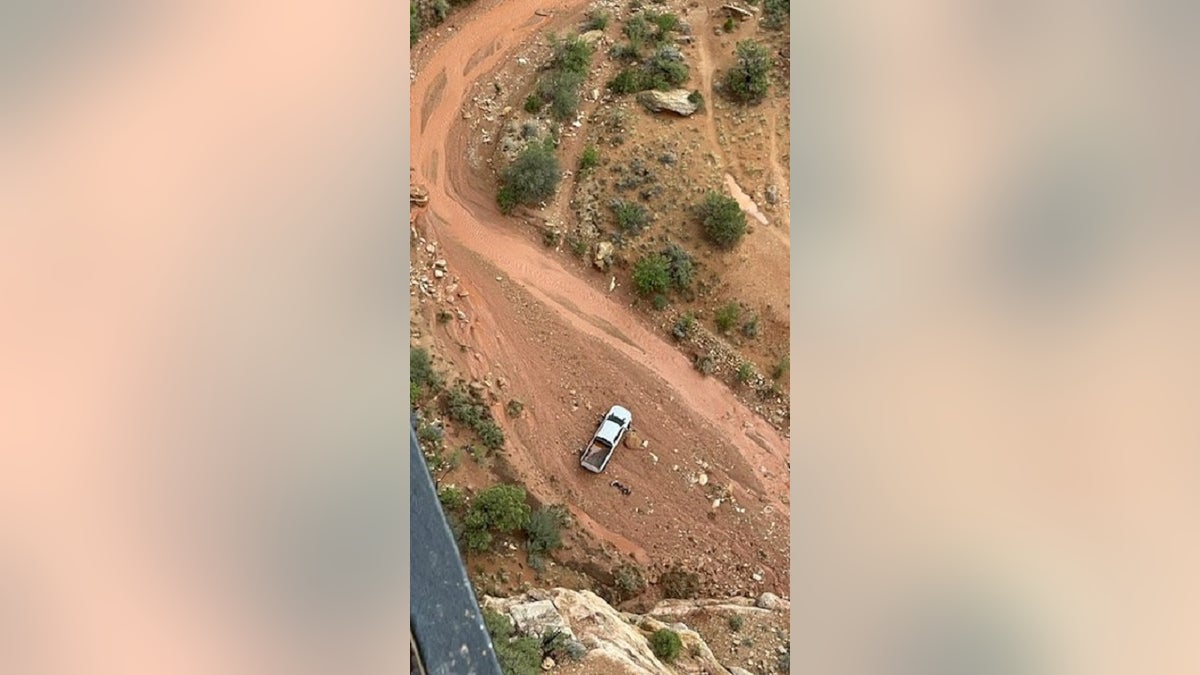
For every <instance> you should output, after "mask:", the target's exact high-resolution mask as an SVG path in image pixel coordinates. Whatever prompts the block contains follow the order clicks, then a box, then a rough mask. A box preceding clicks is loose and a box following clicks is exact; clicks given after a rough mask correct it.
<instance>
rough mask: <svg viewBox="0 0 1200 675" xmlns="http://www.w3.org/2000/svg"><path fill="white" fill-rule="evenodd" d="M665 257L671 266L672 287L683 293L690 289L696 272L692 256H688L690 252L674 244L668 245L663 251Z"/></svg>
mask: <svg viewBox="0 0 1200 675" xmlns="http://www.w3.org/2000/svg"><path fill="white" fill-rule="evenodd" d="M663 257H665V258H666V259H667V261H668V262H669V265H670V275H671V285H672V286H674V287H675V288H677V289H679V290H681V291H686V290H687V289H688V288H690V287H691V285H692V275H693V274H694V272H695V264H694V263H693V262H692V256H690V255H688V252H687V251H685V250H684V249H683V247H682V246H680V245H679V244H674V243H672V244H667V247H666V248H665V249H663Z"/></svg>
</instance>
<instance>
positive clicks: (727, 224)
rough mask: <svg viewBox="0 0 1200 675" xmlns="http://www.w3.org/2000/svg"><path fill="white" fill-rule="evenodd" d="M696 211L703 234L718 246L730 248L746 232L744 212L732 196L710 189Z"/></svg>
mask: <svg viewBox="0 0 1200 675" xmlns="http://www.w3.org/2000/svg"><path fill="white" fill-rule="evenodd" d="M697 213H698V215H699V218H700V224H701V225H702V226H703V228H704V236H705V237H706V238H707V239H708V240H709V241H710V242H712V243H713V244H714V245H715V246H717V247H718V248H722V249H731V248H733V247H734V246H736V245H737V244H738V242H740V241H741V240H742V236H743V235H745V234H746V214H745V213H743V212H742V209H741V207H740V206H738V203H737V200H735V199H734V198H733V197H730V196H728V195H723V194H721V193H719V192H713V191H710V192H709V193H708V195H707V196H706V197H705V198H704V201H703V202H702V203H701V204H700V206H699V207H698V209H697Z"/></svg>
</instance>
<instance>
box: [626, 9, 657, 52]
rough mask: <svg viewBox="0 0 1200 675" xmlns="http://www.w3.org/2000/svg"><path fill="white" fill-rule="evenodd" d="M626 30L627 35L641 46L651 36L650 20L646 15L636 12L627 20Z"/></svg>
mask: <svg viewBox="0 0 1200 675" xmlns="http://www.w3.org/2000/svg"><path fill="white" fill-rule="evenodd" d="M624 31H625V37H627V38H629V41H630V42H631V43H632V44H633V45H634V46H641V45H643V44H645V43H646V40H648V39H649V38H650V34H651V28H650V22H649V21H647V20H646V17H645V16H644V15H642V14H635V15H634V16H632V17H630V19H629V20H628V21H626V22H625V28H624Z"/></svg>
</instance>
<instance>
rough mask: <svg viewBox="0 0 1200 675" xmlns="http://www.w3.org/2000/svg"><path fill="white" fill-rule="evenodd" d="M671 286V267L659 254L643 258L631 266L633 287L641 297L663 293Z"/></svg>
mask: <svg viewBox="0 0 1200 675" xmlns="http://www.w3.org/2000/svg"><path fill="white" fill-rule="evenodd" d="M670 285H671V267H670V263H669V262H667V259H666V258H664V257H663V256H662V255H661V254H658V253H652V254H650V255H646V256H643V257H642V258H641V259H640V260H638V261H637V263H635V264H634V266H633V287H634V289H636V290H637V292H638V293H639V294H641V295H643V296H647V295H653V294H655V293H664V292H666V291H667V289H668V288H670Z"/></svg>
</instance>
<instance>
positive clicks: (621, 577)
mask: <svg viewBox="0 0 1200 675" xmlns="http://www.w3.org/2000/svg"><path fill="white" fill-rule="evenodd" d="M613 577H614V579H615V580H616V583H617V588H619V589H621V590H622V591H624V592H625V593H628V594H630V595H637V594H638V593H641V592H642V591H644V590H645V589H646V578H645V577H644V576H642V570H641V569H640V568H639V567H638V566H637V565H621V566H620V567H618V568H617V569H616V571H615V572H614V574H613Z"/></svg>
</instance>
